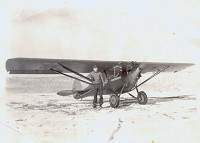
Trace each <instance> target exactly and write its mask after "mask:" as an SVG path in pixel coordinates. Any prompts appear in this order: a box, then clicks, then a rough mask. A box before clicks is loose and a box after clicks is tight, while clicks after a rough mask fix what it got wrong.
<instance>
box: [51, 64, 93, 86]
mask: <svg viewBox="0 0 200 143" xmlns="http://www.w3.org/2000/svg"><path fill="white" fill-rule="evenodd" d="M50 70H52V71H54V72H57V73H60V74H62V75H64V76H67V77H70V78H73V79H76V80H79V81H81V82H84V83H86V84H90V85H95V84H94V83H90V82H87V81H84V80H82V79H79V78H76V77H74V76H71V75H68V74H65V73H62V72H61V71H58V70H55V69H52V68H50Z"/></svg>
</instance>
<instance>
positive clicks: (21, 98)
mask: <svg viewBox="0 0 200 143" xmlns="http://www.w3.org/2000/svg"><path fill="white" fill-rule="evenodd" d="M108 100H109V99H108V97H105V98H104V101H105V102H104V104H103V108H101V109H100V108H97V109H93V108H92V104H91V103H92V98H86V99H83V100H82V101H81V100H75V99H74V98H73V97H61V96H58V95H56V94H9V95H7V96H6V99H5V102H4V103H1V107H2V108H1V110H2V112H3V111H4V113H6V114H4V115H5V116H4V115H1V116H2V117H1V124H0V127H1V128H0V129H1V138H0V142H5V141H6V142H10V143H13V142H16V143H24V142H26V143H27V142H28V143H29V142H31V143H32V142H33V143H35V142H41V143H64V142H113V143H117V142H126V143H127V142H130V143H133V142H134V143H136V142H137V143H169V142H170V143H186V142H187V143H188V142H191V143H197V142H200V136H199V134H198V132H199V129H200V124H199V123H200V122H199V119H200V118H199V116H198V100H197V98H196V96H195V95H183V96H178V97H170V98H168V97H150V98H149V100H148V104H147V105H139V104H138V103H137V101H135V100H133V99H132V98H131V97H128V96H124V97H123V98H122V99H121V102H120V107H119V108H117V109H113V108H111V107H110V106H109V102H108ZM3 105H4V106H3Z"/></svg>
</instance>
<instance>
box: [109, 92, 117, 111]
mask: <svg viewBox="0 0 200 143" xmlns="http://www.w3.org/2000/svg"><path fill="white" fill-rule="evenodd" d="M109 102H110V106H111V107H112V108H117V107H118V106H119V97H118V96H117V95H115V94H113V95H111V96H110V99H109Z"/></svg>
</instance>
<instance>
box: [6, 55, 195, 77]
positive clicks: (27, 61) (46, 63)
mask: <svg viewBox="0 0 200 143" xmlns="http://www.w3.org/2000/svg"><path fill="white" fill-rule="evenodd" d="M130 62H131V61H95V60H73V59H39V58H13V59H8V60H7V61H6V70H7V71H8V72H9V73H10V74H56V72H54V71H51V70H50V69H51V68H54V69H56V70H59V71H62V72H66V73H69V71H67V70H66V69H63V68H62V67H61V66H60V65H58V63H62V64H63V65H65V66H66V67H68V68H70V69H72V70H74V71H76V72H78V73H89V72H91V70H92V67H93V65H97V66H98V67H99V70H100V71H103V70H106V69H111V68H112V67H114V66H116V65H117V64H119V63H123V65H124V66H127V65H128V64H129V63H130ZM137 64H139V66H140V67H141V68H142V73H147V72H156V71H158V70H162V69H164V68H166V67H169V68H167V70H165V72H178V71H180V70H183V69H185V68H187V67H190V66H192V65H194V64H192V63H156V62H137Z"/></svg>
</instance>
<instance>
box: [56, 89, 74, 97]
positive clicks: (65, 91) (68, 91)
mask: <svg viewBox="0 0 200 143" xmlns="http://www.w3.org/2000/svg"><path fill="white" fill-rule="evenodd" d="M57 94H58V95H60V96H69V95H73V94H76V91H74V90H63V91H59V92H58V93H57Z"/></svg>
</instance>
